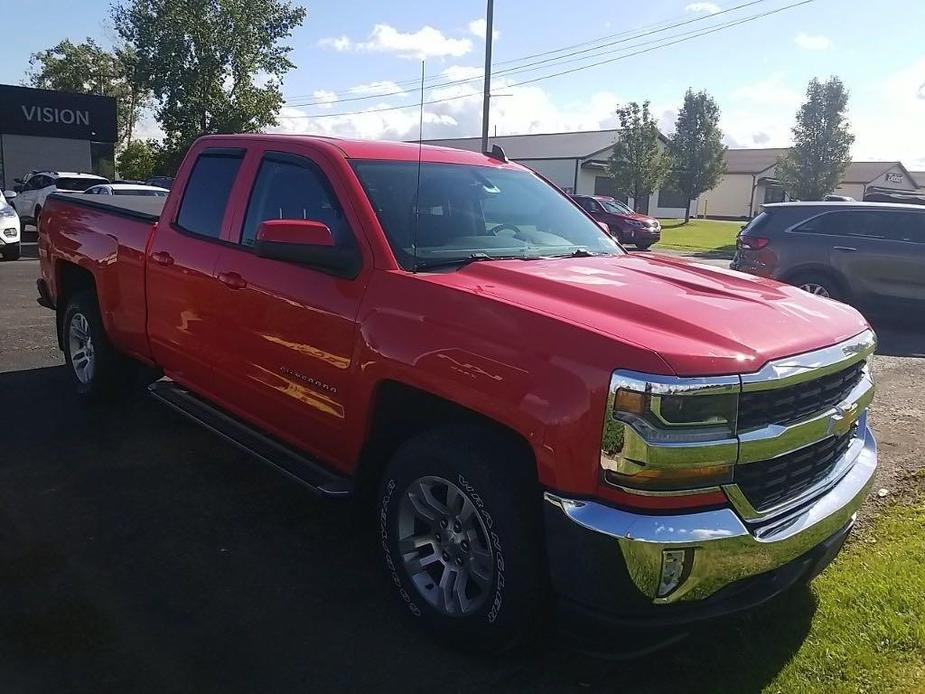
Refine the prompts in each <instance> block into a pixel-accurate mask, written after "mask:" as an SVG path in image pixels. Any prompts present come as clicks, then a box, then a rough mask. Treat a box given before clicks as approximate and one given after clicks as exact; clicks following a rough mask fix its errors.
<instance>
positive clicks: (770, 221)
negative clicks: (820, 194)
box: [732, 202, 925, 305]
mask: <svg viewBox="0 0 925 694" xmlns="http://www.w3.org/2000/svg"><path fill="white" fill-rule="evenodd" d="M736 249H737V250H736V255H735V259H734V260H733V261H732V269H733V270H739V271H741V272H748V273H750V274H753V275H760V276H762V277H771V278H774V279H777V280H780V281H782V282H788V283H790V284H795V285H797V286H798V287H801V288H803V289H805V290H806V291H809V292H812V293H813V294H819V295H821V296H828V297H831V298H833V299H839V300H841V301H848V302H851V303H854V304H858V305H870V304H879V303H884V302H889V303H893V304H898V303H905V302H925V207H921V206H918V205H902V204H891V203H879V202H785V203H778V204H770V205H765V206H764V211H763V212H762V213H761V214H760V215H758V216H757V217H755V218H754V219H753V220H752V221H751V222H749V224H748V225H747V226H745V227H743V229H742V231H741V232H739V237H738V239H737V240H736Z"/></svg>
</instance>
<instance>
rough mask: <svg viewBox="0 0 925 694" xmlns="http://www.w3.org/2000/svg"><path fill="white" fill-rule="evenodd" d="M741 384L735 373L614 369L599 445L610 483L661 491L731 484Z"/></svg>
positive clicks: (606, 477) (602, 462) (735, 452)
mask: <svg viewBox="0 0 925 694" xmlns="http://www.w3.org/2000/svg"><path fill="white" fill-rule="evenodd" d="M739 390H740V385H739V379H738V377H734V376H731V377H725V376H723V377H718V378H689V379H682V378H672V377H666V376H646V375H644V374H636V373H629V372H617V373H615V374H614V376H613V379H612V381H611V389H610V394H609V397H608V406H607V415H606V419H605V423H604V434H603V441H602V444H601V467H602V468H603V470H604V479H605V481H607V482H609V483H611V484H617V485H620V486H625V487H628V488H636V489H643V490H656V491H657V490H665V491H668V490H678V489H696V488H701V487H705V486H714V485H717V484H722V483H726V482H730V481H731V479H732V465H733V464H734V463H735V461H736V456H737V454H738V444H737V441H736V438H735V430H736V414H737V412H738V400H739Z"/></svg>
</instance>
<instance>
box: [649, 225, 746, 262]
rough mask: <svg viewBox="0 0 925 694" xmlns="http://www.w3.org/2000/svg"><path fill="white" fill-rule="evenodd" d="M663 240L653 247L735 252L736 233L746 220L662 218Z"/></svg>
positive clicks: (730, 253) (692, 250)
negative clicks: (687, 220) (685, 220)
mask: <svg viewBox="0 0 925 694" xmlns="http://www.w3.org/2000/svg"><path fill="white" fill-rule="evenodd" d="M659 221H661V223H662V240H661V241H659V242H658V243H657V244H655V246H653V248H655V249H659V248H670V249H672V250H677V251H690V252H692V253H693V252H697V251H700V252H718V253H728V254H729V255H730V257H731V256H732V254H733V253H734V252H735V243H736V234H738V233H739V229H741V228H742V226H743V225H744V224H745V222H723V221H719V220H714V219H692V220H691V221H690V222H689V223H688V224H684V220H683V219H662V220H659Z"/></svg>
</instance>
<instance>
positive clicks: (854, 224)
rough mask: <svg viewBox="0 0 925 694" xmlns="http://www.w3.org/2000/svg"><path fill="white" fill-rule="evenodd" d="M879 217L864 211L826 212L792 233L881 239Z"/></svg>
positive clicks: (804, 223) (876, 214)
mask: <svg viewBox="0 0 925 694" xmlns="http://www.w3.org/2000/svg"><path fill="white" fill-rule="evenodd" d="M880 216H881V215H879V214H878V213H876V212H867V211H864V210H855V211H848V210H845V211H844V212H828V213H826V214H822V215H819V216H817V217H813V218H812V219H810V220H807V221H806V222H803V224H801V225H800V226H798V227H796V228H795V229H794V231H797V232H803V233H807V234H825V235H827V236H853V237H858V236H861V237H868V238H882V229H881V225H880V222H879V221H878V217H880Z"/></svg>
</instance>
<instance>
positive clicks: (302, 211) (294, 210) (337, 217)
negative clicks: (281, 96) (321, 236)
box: [241, 153, 353, 246]
mask: <svg viewBox="0 0 925 694" xmlns="http://www.w3.org/2000/svg"><path fill="white" fill-rule="evenodd" d="M267 219H310V220H313V221H317V222H324V223H325V224H327V225H328V227H329V228H330V229H331V233H332V234H333V235H334V241H335V243H337V244H338V245H340V244H341V243H350V242H352V239H353V235H352V234H351V233H350V228H349V227H348V225H347V220H346V218H345V217H344V212H343V210H342V209H341V206H340V204H339V203H338V201H337V198H336V197H335V196H334V191H333V190H332V189H331V186H330V184H329V183H328V181H327V179H326V178H325V176H324V174H323V173H322V172H321V170H320V169H318V167H317V166H316V165H315V164H314V163H313V162H311V161H310V160H308V159H305V158H304V157H297V156H295V155H290V154H281V153H280V154H276V153H273V154H268V155H267V156H265V157H264V159H263V162H262V163H261V164H260V171H259V172H258V173H257V178H256V180H255V181H254V189H253V191H252V192H251V199H250V202H249V203H248V205H247V215H246V216H245V218H244V227H243V228H242V229H241V244H242V245H244V246H253V245H254V239H255V238H256V236H257V227H259V226H260V223H261V222H263V221H264V220H267Z"/></svg>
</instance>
